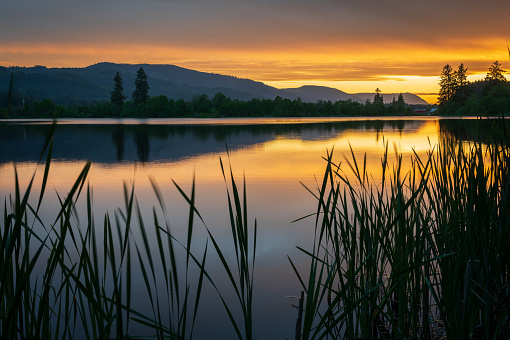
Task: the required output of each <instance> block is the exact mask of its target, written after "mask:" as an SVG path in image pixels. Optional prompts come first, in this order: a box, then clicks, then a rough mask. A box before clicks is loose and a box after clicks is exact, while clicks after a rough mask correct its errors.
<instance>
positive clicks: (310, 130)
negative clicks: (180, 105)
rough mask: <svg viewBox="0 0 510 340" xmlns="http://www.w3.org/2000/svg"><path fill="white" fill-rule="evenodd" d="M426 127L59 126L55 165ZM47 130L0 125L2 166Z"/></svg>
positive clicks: (165, 157)
mask: <svg viewBox="0 0 510 340" xmlns="http://www.w3.org/2000/svg"><path fill="white" fill-rule="evenodd" d="M426 123H427V121H420V120H396V121H383V120H380V121H379V120H370V121H343V122H335V123H315V124H307V123H305V124H271V125H260V124H258V125H217V126H216V125H197V126H193V125H152V124H140V125H123V124H112V125H70V124H69V125H59V126H58V129H57V131H56V134H55V146H54V150H53V155H54V158H55V159H66V160H92V161H93V162H94V163H117V162H122V161H127V162H142V163H145V162H158V161H178V160H180V159H184V158H188V157H191V156H197V155H201V154H207V153H217V152H222V151H224V150H225V149H226V145H228V148H229V149H230V150H238V149H243V148H250V147H252V146H255V145H258V144H264V143H267V142H270V141H274V140H277V139H281V138H287V139H300V140H303V141H314V140H325V139H332V138H335V137H338V136H340V135H341V134H344V133H345V132H347V131H365V132H375V133H376V134H375V141H376V142H377V141H379V139H380V138H381V137H382V135H383V134H384V133H385V132H389V131H392V132H398V133H399V134H400V135H401V134H402V132H403V131H404V130H405V131H407V132H409V131H416V130H419V129H420V128H421V127H422V126H423V125H424V124H426ZM49 130H50V125H49V124H2V125H0V143H1V144H2V150H1V151H0V163H8V162H11V161H17V162H30V161H36V160H37V159H38V157H39V154H38V152H39V148H38V147H36V146H37V145H42V143H43V142H44V140H45V137H46V135H47V134H48V132H49Z"/></svg>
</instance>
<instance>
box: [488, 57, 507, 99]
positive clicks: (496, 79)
mask: <svg viewBox="0 0 510 340" xmlns="http://www.w3.org/2000/svg"><path fill="white" fill-rule="evenodd" d="M505 72H506V71H504V70H502V69H501V64H500V63H499V62H497V61H495V62H494V63H493V64H492V65H491V66H490V67H489V72H487V75H486V76H485V79H484V80H485V82H486V84H485V86H484V87H483V94H484V95H488V94H489V92H490V91H492V89H493V88H494V87H495V86H496V85H498V84H500V83H503V82H506V81H507V80H506V78H505V76H504V75H503V73H505Z"/></svg>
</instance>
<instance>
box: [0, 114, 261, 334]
mask: <svg viewBox="0 0 510 340" xmlns="http://www.w3.org/2000/svg"><path fill="white" fill-rule="evenodd" d="M54 129H55V124H54V125H53V129H52V132H51V133H50V134H49V136H48V139H47V141H46V144H45V146H44V149H43V152H42V153H41V158H40V160H39V163H40V162H41V160H42V157H43V155H44V154H45V153H46V154H47V157H46V164H45V168H44V174H43V183H42V189H41V193H40V196H39V200H38V203H37V206H36V207H33V206H31V205H30V203H29V198H30V196H31V192H32V187H33V182H34V178H35V173H34V175H33V177H32V180H31V182H30V183H29V185H28V188H27V189H26V191H25V192H24V193H22V192H21V189H20V184H19V183H18V176H17V172H16V167H15V179H14V180H15V193H14V196H15V197H14V200H11V202H9V203H10V204H8V202H7V198H6V199H5V201H4V211H5V214H4V216H3V224H2V225H0V234H1V244H0V274H1V280H0V338H2V339H73V338H75V337H78V338H84V339H111V338H117V339H124V338H126V339H127V338H138V337H144V338H147V337H150V338H157V339H168V338H171V339H185V338H192V337H193V329H194V326H195V322H196V320H197V313H198V309H199V305H200V297H201V291H202V287H203V284H204V281H205V279H207V280H208V281H210V282H211V283H212V284H213V286H214V282H213V281H212V279H211V276H210V275H209V274H208V273H207V270H206V258H207V246H206V247H205V250H204V253H203V254H202V255H201V256H200V257H196V256H195V255H194V254H192V253H191V252H190V249H191V244H192V239H193V230H194V225H195V217H197V216H198V218H199V219H200V220H202V218H201V216H200V213H199V212H198V210H197V208H196V206H195V182H194V180H193V185H192V188H191V194H190V195H188V194H186V193H185V192H184V190H183V189H182V188H181V187H180V186H178V185H177V183H175V185H176V187H177V188H178V190H179V191H180V193H181V194H182V196H183V197H184V199H186V201H187V202H188V204H189V214H188V216H189V218H188V225H187V239H186V241H185V242H184V243H180V242H179V241H177V240H176V239H175V238H174V237H173V236H172V232H171V230H170V223H169V218H168V216H167V213H166V208H165V204H164V202H163V198H162V197H163V196H162V194H161V192H160V190H159V188H158V186H157V185H156V183H155V181H154V180H153V179H151V183H152V185H153V189H154V193H155V196H156V198H157V200H158V202H159V209H160V210H161V211H159V212H158V211H156V208H154V209H153V225H154V228H148V227H147V226H146V224H145V222H144V220H143V218H142V213H141V211H140V207H139V205H138V202H137V200H136V196H135V194H134V192H135V190H134V186H132V187H129V186H127V185H126V184H125V185H124V201H125V207H124V208H123V209H118V210H116V211H115V212H114V214H113V216H110V214H109V213H107V214H106V215H105V216H104V218H103V223H102V225H101V226H100V227H99V228H98V227H96V225H95V219H94V212H93V204H92V201H93V199H92V197H93V195H92V190H91V189H90V188H89V187H88V186H86V178H87V174H88V172H89V169H90V166H91V164H90V162H88V163H87V164H86V165H85V166H84V168H83V170H82V172H81V174H80V175H79V177H78V178H77V180H76V181H75V183H74V185H73V186H72V188H71V190H70V192H69V193H68V194H67V195H66V196H65V197H61V196H58V199H59V201H60V211H59V213H58V215H57V217H56V218H55V220H54V221H53V223H51V224H49V225H48V224H47V223H46V222H44V221H43V220H42V218H41V217H40V216H39V207H40V206H41V202H42V200H43V197H44V192H45V187H46V182H47V178H48V173H49V171H50V167H51V166H50V165H51V151H52V145H53V139H52V136H53V131H54ZM222 168H223V164H222ZM36 171H37V170H36ZM224 178H225V184H226V185H227V180H226V178H227V177H226V175H225V172H224ZM230 179H231V181H230V185H231V187H232V189H231V190H232V194H230V191H229V189H228V186H227V195H228V213H229V217H230V221H231V223H232V234H233V236H234V247H235V251H236V254H237V273H236V272H235V271H232V270H231V269H230V266H229V265H228V261H227V259H226V258H225V256H224V255H223V251H222V249H221V248H220V247H219V245H218V243H217V242H216V240H215V238H214V236H213V235H212V233H211V232H209V230H208V232H209V236H210V239H211V240H212V242H213V244H214V249H215V253H216V254H217V255H218V256H219V257H220V259H221V262H222V264H223V266H224V268H225V270H226V272H227V274H228V276H229V278H230V280H231V283H232V287H233V288H234V290H235V292H236V294H237V297H238V300H239V303H240V305H241V308H242V312H243V315H242V320H239V318H237V317H236V316H235V315H234V314H233V312H232V311H231V308H232V305H230V304H227V302H226V301H225V299H224V298H223V295H222V294H225V293H224V292H222V291H221V290H220V289H218V288H217V287H216V286H214V287H215V288H216V290H217V291H218V293H219V294H220V297H221V299H222V301H223V304H224V307H225V309H226V311H227V313H228V315H229V317H230V320H231V323H232V325H233V326H234V328H235V331H236V334H237V336H238V337H239V338H246V339H250V338H251V336H252V328H253V326H252V321H251V320H252V314H251V309H252V297H253V266H254V263H255V240H256V238H255V237H256V227H255V233H254V238H253V241H251V237H249V230H248V218H247V203H246V193H245V192H244V194H243V196H242V197H243V199H242V200H241V193H240V192H239V190H238V189H237V185H236V182H235V180H234V177H233V175H232V170H230ZM84 192H85V193H86V207H87V210H86V211H87V213H86V224H85V225H81V224H80V223H79V221H80V220H79V218H78V214H77V210H78V209H77V208H76V204H77V201H78V198H79V197H80V195H82V194H83V193H84ZM231 196H232V197H231ZM9 210H10V211H11V212H8V211H9ZM159 216H163V218H162V219H161V218H160V217H159ZM160 220H163V222H162V223H161V222H160ZM149 234H151V236H152V238H154V237H155V240H156V241H155V242H156V244H151V241H150V239H151V237H150V236H149ZM135 236H136V237H135ZM135 239H136V240H139V241H135ZM250 242H253V247H250ZM251 248H252V249H251ZM249 251H251V252H250V253H249ZM250 258H251V260H250ZM250 261H251V264H250ZM183 263H184V266H183V265H182V264H183ZM182 267H184V268H182ZM192 267H193V268H192ZM40 268H42V269H40ZM193 269H194V270H197V271H198V279H197V280H196V281H195V282H191V279H190V275H191V274H190V273H191V271H192V270H193ZM134 275H136V276H137V277H138V278H140V277H141V281H142V287H143V288H142V289H141V290H140V289H137V291H136V292H135V291H134V290H133V287H132V285H133V282H136V281H137V280H138V281H139V279H137V280H134V279H133V278H134ZM192 291H196V294H191V293H190V292H192ZM135 295H136V297H137V299H141V298H142V299H144V300H145V301H148V307H149V308H148V311H147V310H144V311H143V312H142V311H140V310H139V309H138V308H135V307H133V300H134V296H135ZM144 295H145V296H144ZM138 307H139V306H138ZM241 322H243V326H240V324H241Z"/></svg>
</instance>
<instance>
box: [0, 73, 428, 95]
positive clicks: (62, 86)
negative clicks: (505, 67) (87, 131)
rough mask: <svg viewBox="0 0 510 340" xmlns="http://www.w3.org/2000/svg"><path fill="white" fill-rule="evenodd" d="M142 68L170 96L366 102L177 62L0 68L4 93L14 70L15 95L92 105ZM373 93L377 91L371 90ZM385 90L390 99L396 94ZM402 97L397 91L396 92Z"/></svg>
mask: <svg viewBox="0 0 510 340" xmlns="http://www.w3.org/2000/svg"><path fill="white" fill-rule="evenodd" d="M140 67H143V68H144V70H145V72H146V73H147V75H148V78H149V86H150V90H149V95H150V96H158V95H165V96H167V97H168V98H169V99H181V98H182V99H185V100H190V99H191V98H192V97H193V96H194V95H201V94H207V95H208V96H209V97H210V98H212V97H213V96H214V95H215V94H216V93H217V92H222V93H223V94H224V95H225V96H227V97H230V98H232V99H239V100H250V99H252V98H265V99H274V98H276V97H277V96H280V97H282V98H289V99H292V100H293V99H297V98H298V97H300V98H301V99H302V100H303V101H304V102H316V101H317V100H331V101H333V102H334V101H337V100H347V99H351V100H353V101H357V102H361V103H364V102H365V101H366V98H365V97H364V96H359V95H356V94H347V93H345V92H342V91H339V90H336V89H332V88H328V87H320V86H303V87H300V88H297V89H276V88H274V87H271V86H268V85H266V84H264V83H262V82H256V81H253V80H250V79H241V78H237V77H232V76H227V75H220V74H214V73H205V72H199V71H194V70H190V69H185V68H182V67H178V66H174V65H150V64H139V65H130V64H114V63H99V64H95V65H91V66H88V67H84V68H46V67H44V66H35V67H0V92H7V89H8V87H9V80H10V75H11V71H14V86H13V90H14V93H13V94H14V98H23V97H24V98H27V99H28V98H31V99H34V100H41V99H44V98H50V99H52V100H53V101H54V102H55V103H57V104H63V105H69V104H89V103H93V102H101V101H108V100H109V98H110V91H111V90H112V88H113V76H114V74H115V72H117V71H119V72H120V73H121V75H122V78H123V83H124V94H125V95H126V96H127V97H128V99H130V98H131V93H132V92H133V90H134V80H135V75H136V71H137V70H138V69H139V68H140ZM368 95H369V96H371V97H373V94H368ZM389 96H390V97H388V96H386V95H385V98H384V99H385V101H388V100H389V101H391V98H392V96H391V95H389ZM397 96H398V94H397ZM404 98H405V101H406V103H408V104H426V102H425V101H424V100H423V99H421V98H420V97H418V96H416V95H413V94H405V95H404Z"/></svg>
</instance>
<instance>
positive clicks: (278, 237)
mask: <svg viewBox="0 0 510 340" xmlns="http://www.w3.org/2000/svg"><path fill="white" fill-rule="evenodd" d="M474 126H476V122H474V121H460V120H451V121H446V120H395V121H392V120H381V121H378V120H371V121H360V120H357V121H342V122H319V123H314V124H309V123H305V124H274V123H272V124H269V125H261V124H257V125H218V126H214V125H198V126H192V125H155V124H151V123H150V122H148V123H147V124H137V125H133V124H110V125H100V124H89V125H78V124H74V125H73V124H66V125H59V126H58V127H57V131H56V134H55V146H54V153H53V158H54V161H53V164H52V170H51V172H50V177H49V178H48V187H51V188H52V190H53V192H55V191H56V192H58V193H59V194H64V193H66V192H68V190H69V188H70V187H71V185H72V183H73V181H74V180H75V179H76V178H77V176H78V174H79V173H80V171H81V169H82V167H83V165H84V164H85V161H86V160H88V159H90V160H92V161H93V165H92V168H91V171H90V174H89V177H88V181H89V183H90V186H91V187H92V188H93V197H94V209H95V210H94V212H95V215H96V216H97V218H98V219H99V220H101V218H102V216H104V213H105V212H106V211H109V212H111V211H113V210H114V209H115V208H117V207H120V206H122V205H123V201H122V197H123V181H127V182H128V183H135V184H136V195H137V197H138V199H139V202H140V207H141V211H142V213H143V214H144V215H146V216H145V221H146V222H150V221H151V219H152V216H151V212H152V210H151V207H152V206H157V205H158V203H157V200H156V198H155V196H154V193H153V192H152V187H151V184H150V181H149V177H151V178H154V179H155V180H156V182H157V183H158V184H159V186H160V188H161V192H162V193H163V194H162V195H163V199H164V201H165V202H166V204H167V205H168V209H169V215H170V216H171V224H172V231H173V232H174V234H175V236H176V238H177V239H179V240H184V239H185V237H186V230H187V228H186V226H187V204H186V202H185V201H184V200H183V199H182V197H181V196H180V194H179V193H178V192H177V190H176V189H175V187H174V186H173V184H172V182H171V180H172V179H173V180H175V181H176V182H177V183H179V184H180V185H181V186H182V187H183V188H184V189H185V190H186V189H189V188H190V187H191V181H192V176H193V175H192V174H193V173H195V177H196V184H197V193H196V196H197V201H196V206H197V207H198V209H199V211H200V213H201V215H202V216H203V218H204V220H205V221H206V222H207V224H208V226H209V227H210V228H211V230H212V232H213V233H214V235H215V237H216V238H217V240H218V242H220V244H221V245H223V246H225V247H226V248H228V247H229V245H230V243H231V235H230V228H229V227H228V225H229V224H228V217H227V211H226V210H225V209H226V206H227V205H226V197H225V189H224V182H223V178H222V175H221V169H220V166H219V162H218V158H219V157H222V158H223V159H224V160H225V161H226V159H227V157H228V158H229V159H230V161H231V163H232V164H233V168H234V172H235V175H236V176H237V178H242V176H243V174H245V176H246V181H247V183H246V185H247V195H248V209H249V216H250V220H251V221H253V219H254V218H255V217H256V218H257V220H258V226H259V231H258V240H257V265H256V269H255V273H256V278H255V294H256V297H255V305H254V308H255V317H256V329H255V337H256V338H264V339H273V338H276V339H282V338H284V337H287V338H291V337H292V336H293V328H294V323H295V318H296V312H295V309H294V308H292V307H291V304H296V301H292V300H291V301H289V298H287V296H297V295H299V292H300V290H301V288H300V286H299V282H298V280H297V279H296V277H295V274H294V273H293V270H292V268H291V267H290V265H289V263H288V260H287V255H289V256H290V257H291V258H292V259H293V261H295V264H296V266H297V267H298V268H305V267H306V261H307V257H306V256H301V255H302V254H301V253H300V252H299V251H297V250H296V248H295V247H296V246H301V247H303V248H305V249H310V247H311V243H312V242H313V221H309V220H303V221H300V222H298V223H291V221H293V220H295V219H297V218H300V217H302V216H305V215H307V214H309V213H313V212H314V211H315V199H314V198H313V197H312V196H311V195H310V194H309V193H307V192H306V190H304V189H303V188H302V187H301V185H300V184H299V183H300V182H302V183H304V184H305V185H307V186H308V187H309V188H311V189H313V188H314V187H315V185H316V184H315V177H318V178H320V177H321V175H322V173H323V170H324V165H325V164H324V161H323V160H322V159H321V157H322V156H324V155H325V153H326V150H331V149H332V148H333V147H334V149H335V155H336V160H337V161H338V163H339V162H341V161H342V159H343V158H342V155H343V154H346V155H350V146H349V144H350V145H352V147H353V150H354V154H355V156H356V157H357V158H360V159H362V158H363V156H364V155H365V154H366V156H367V158H366V159H367V161H366V166H367V168H368V169H369V170H368V172H369V173H372V174H373V175H374V178H375V179H377V175H379V174H380V164H381V162H380V159H381V156H382V154H383V152H384V148H385V143H388V144H389V145H390V149H391V148H392V144H393V143H394V144H395V145H396V147H397V148H398V149H399V150H400V151H401V152H402V153H403V155H404V156H405V159H404V162H408V159H409V158H410V157H408V156H410V155H412V154H413V153H414V152H417V153H418V154H424V153H425V152H426V151H428V150H429V143H431V144H432V145H434V144H436V143H437V141H438V139H439V138H442V136H447V135H449V134H451V135H454V136H461V137H463V138H473V137H471V134H472V132H471V131H474V130H475V129H476V128H475V127H474ZM49 128H50V126H49V125H47V124H46V125H42V124H28V125H27V124H9V125H0V145H1V146H2V148H1V150H0V197H6V196H7V195H9V194H10V193H12V192H13V178H14V171H13V166H12V162H13V161H14V162H17V163H18V175H19V177H20V183H22V186H25V187H26V185H27V184H28V182H29V181H30V178H31V176H32V174H33V171H34V168H35V164H34V162H35V161H36V160H37V159H38V158H39V152H40V145H42V143H44V140H45V138H46V134H47V132H48V131H49ZM483 130H486V129H483ZM226 144H228V148H229V151H230V152H229V156H227V154H226ZM413 150H414V151H413ZM138 163H141V164H140V165H138ZM41 176H42V172H41V171H39V172H38V174H37V176H36V179H35V183H36V184H40V183H41V181H42V179H41ZM319 181H320V179H319ZM34 191H35V192H34V197H37V187H35V188H34ZM49 191H51V190H49ZM53 199H54V201H55V202H57V204H56V205H54V206H52V203H51V200H52V196H51V195H50V193H48V195H47V200H45V201H44V202H43V207H42V208H41V211H43V212H44V214H46V216H47V217H48V218H49V219H51V218H54V217H55V214H56V213H57V212H58V199H57V198H56V197H53ZM100 224H101V223H100V221H99V225H100ZM201 233H202V234H201ZM99 234H101V233H99ZM196 235H197V239H196V240H194V242H195V243H194V246H195V247H196V249H198V250H203V248H204V242H205V241H204V239H205V237H206V234H205V231H204V230H203V229H200V227H197V231H196ZM202 236H203V238H201V237H202ZM208 261H211V262H210V265H211V267H210V268H214V265H215V264H214V260H213V259H211V260H208ZM212 272H213V273H215V271H214V270H212ZM219 274H221V272H219ZM219 274H218V275H219ZM220 280H221V278H220ZM208 293H210V294H205V296H204V301H207V303H206V304H204V306H207V305H211V306H213V308H212V309H211V308H209V309H207V308H206V307H204V310H203V311H202V312H201V313H200V316H199V317H200V318H204V319H206V320H204V319H201V320H200V321H201V323H199V324H200V325H201V327H200V329H196V334H195V335H196V338H197V339H205V338H208V337H210V338H227V337H228V335H229V334H231V329H230V328H229V326H225V325H228V322H225V319H224V317H225V315H224V314H223V313H221V312H218V307H217V306H218V305H219V304H220V302H219V301H217V299H216V298H215V295H214V294H213V293H212V292H208ZM209 302H210V303H209ZM204 325H205V326H204ZM225 328H226V330H225Z"/></svg>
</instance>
